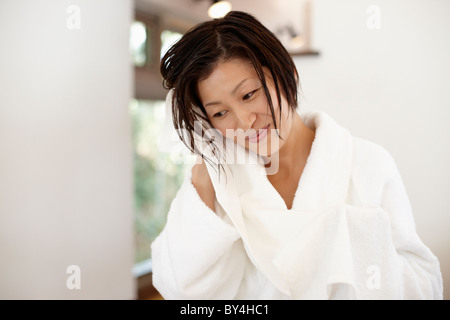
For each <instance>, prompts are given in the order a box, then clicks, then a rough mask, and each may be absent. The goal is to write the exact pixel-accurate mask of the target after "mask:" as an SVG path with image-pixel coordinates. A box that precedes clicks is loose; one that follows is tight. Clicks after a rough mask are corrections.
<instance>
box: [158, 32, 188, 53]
mask: <svg viewBox="0 0 450 320" xmlns="http://www.w3.org/2000/svg"><path fill="white" fill-rule="evenodd" d="M182 36H183V35H182V34H181V33H179V32H175V31H171V30H163V31H162V32H161V58H162V57H163V56H164V55H165V54H166V52H167V50H169V49H170V47H171V46H172V45H173V44H174V43H175V42H177V41H178V40H179V39H180V38H181V37H182Z"/></svg>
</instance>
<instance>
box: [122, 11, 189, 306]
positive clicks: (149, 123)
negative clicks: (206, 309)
mask: <svg viewBox="0 0 450 320" xmlns="http://www.w3.org/2000/svg"><path fill="white" fill-rule="evenodd" d="M162 20H164V19H161V18H160V17H158V16H152V15H149V14H146V13H142V12H137V13H136V16H135V21H134V22H133V23H132V25H131V26H130V47H129V49H130V50H129V51H130V60H131V62H132V63H133V64H134V67H135V81H134V82H135V93H134V97H135V98H134V99H133V100H132V101H131V102H130V106H129V108H130V116H131V119H132V128H133V153H134V154H133V156H134V209H135V246H136V249H135V253H136V254H135V268H134V273H135V276H136V277H137V278H138V290H139V292H138V297H142V295H143V294H147V293H144V292H152V290H150V291H149V290H148V288H149V287H151V276H150V274H149V272H150V271H151V260H150V254H151V251H150V244H151V242H152V241H153V240H154V239H155V238H156V236H157V235H158V234H159V233H160V232H161V231H162V228H163V227H164V225H165V223H166V219H167V213H168V211H169V208H170V204H171V202H172V200H173V198H174V197H175V194H176V192H177V191H178V189H179V187H180V186H181V183H182V181H183V180H184V176H185V174H186V170H187V169H188V168H189V167H190V166H191V164H192V163H193V161H194V160H193V159H194V157H193V156H192V155H190V154H189V153H185V154H180V153H174V152H169V150H162V148H160V147H159V142H160V141H159V140H160V138H161V136H162V132H163V130H165V129H166V127H165V125H166V126H167V125H171V119H166V117H167V116H166V106H165V102H164V100H165V97H166V94H167V91H166V90H165V89H163V87H162V78H161V75H160V73H159V64H160V59H161V57H162V55H164V53H165V52H166V51H167V50H168V49H169V48H170V46H171V45H172V44H173V43H175V42H176V41H177V40H178V39H179V38H180V37H181V36H182V34H183V32H185V31H186V30H187V29H188V28H185V30H181V29H180V28H179V27H172V26H170V25H163V24H162V23H161V21H162Z"/></svg>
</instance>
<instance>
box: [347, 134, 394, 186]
mask: <svg viewBox="0 0 450 320" xmlns="http://www.w3.org/2000/svg"><path fill="white" fill-rule="evenodd" d="M352 140H353V171H354V173H355V174H359V175H361V176H366V178H368V176H371V177H373V179H382V178H389V177H391V176H392V175H393V174H395V173H396V172H397V166H396V163H395V160H394V158H393V157H392V155H391V153H390V152H389V151H388V150H387V149H386V148H385V147H383V146H382V145H380V144H377V143H374V142H372V141H369V140H366V139H363V138H360V137H353V138H352Z"/></svg>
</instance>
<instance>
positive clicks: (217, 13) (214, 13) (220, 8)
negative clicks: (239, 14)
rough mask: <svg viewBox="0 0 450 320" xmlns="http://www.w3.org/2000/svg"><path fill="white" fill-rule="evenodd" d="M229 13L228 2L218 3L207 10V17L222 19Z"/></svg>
mask: <svg viewBox="0 0 450 320" xmlns="http://www.w3.org/2000/svg"><path fill="white" fill-rule="evenodd" d="M230 11H231V3H229V2H228V1H218V2H216V3H214V4H212V5H211V7H209V9H208V15H209V16H210V17H211V18H213V19H215V18H222V17H223V16H225V15H226V14H227V13H228V12H230Z"/></svg>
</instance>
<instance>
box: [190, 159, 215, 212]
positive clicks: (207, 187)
mask: <svg viewBox="0 0 450 320" xmlns="http://www.w3.org/2000/svg"><path fill="white" fill-rule="evenodd" d="M192 184H193V185H194V187H195V189H196V190H197V193H198V194H199V196H200V199H202V200H203V202H204V203H205V204H206V205H207V206H208V207H209V208H210V209H211V210H212V211H215V200H216V192H215V190H214V186H213V184H212V181H211V178H210V177H209V173H208V169H207V168H206V163H205V161H204V160H203V158H202V159H201V163H197V164H195V165H194V166H193V167H192Z"/></svg>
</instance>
